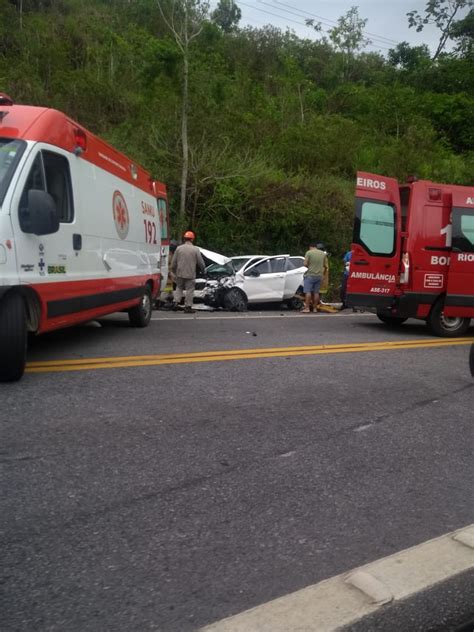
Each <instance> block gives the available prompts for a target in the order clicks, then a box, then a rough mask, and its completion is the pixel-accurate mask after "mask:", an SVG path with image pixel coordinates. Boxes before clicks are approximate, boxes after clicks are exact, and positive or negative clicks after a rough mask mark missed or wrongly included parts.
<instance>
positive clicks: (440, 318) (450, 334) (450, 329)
mask: <svg viewBox="0 0 474 632" xmlns="http://www.w3.org/2000/svg"><path fill="white" fill-rule="evenodd" d="M443 307H444V302H443V300H438V301H436V303H435V304H434V305H433V307H432V308H431V312H430V314H429V316H428V318H427V320H426V323H427V325H428V327H429V329H430V331H431V333H432V334H434V335H435V336H440V337H441V338H456V337H457V336H463V335H464V334H465V333H466V331H467V330H468V329H469V324H470V322H471V319H470V318H459V317H457V318H451V317H447V316H444V314H443Z"/></svg>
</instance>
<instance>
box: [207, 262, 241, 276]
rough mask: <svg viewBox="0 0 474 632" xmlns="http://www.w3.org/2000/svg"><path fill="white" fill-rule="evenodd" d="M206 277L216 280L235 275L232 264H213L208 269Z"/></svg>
mask: <svg viewBox="0 0 474 632" xmlns="http://www.w3.org/2000/svg"><path fill="white" fill-rule="evenodd" d="M205 274H206V277H208V278H210V279H216V278H219V277H223V276H232V275H233V274H235V271H234V268H233V267H232V264H231V263H230V262H229V263H211V265H210V266H207V268H206V272H205Z"/></svg>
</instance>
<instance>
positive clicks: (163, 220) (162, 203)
mask: <svg viewBox="0 0 474 632" xmlns="http://www.w3.org/2000/svg"><path fill="white" fill-rule="evenodd" d="M158 213H159V218H160V230H161V239H168V207H167V205H166V200H164V199H163V198H159V199H158Z"/></svg>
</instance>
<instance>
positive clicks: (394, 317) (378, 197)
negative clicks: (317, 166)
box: [347, 173, 474, 337]
mask: <svg viewBox="0 0 474 632" xmlns="http://www.w3.org/2000/svg"><path fill="white" fill-rule="evenodd" d="M347 303H348V304H349V305H351V306H353V307H365V308H374V309H375V310H376V312H377V316H378V317H379V318H380V320H381V321H382V322H384V323H387V324H389V325H398V324H401V323H403V322H404V321H405V320H406V319H407V318H420V319H423V320H425V321H426V322H427V324H428V326H429V327H430V329H431V331H432V332H433V333H434V334H435V335H437V336H447V337H453V336H460V335H462V334H464V333H466V331H467V329H468V327H469V323H470V319H471V318H472V317H474V187H464V186H457V185H447V184H435V183H434V182H429V181H423V180H419V181H418V180H416V179H415V178H413V179H412V181H411V182H408V183H407V184H403V185H400V184H399V183H398V182H397V181H396V180H394V179H392V178H385V177H383V176H378V175H374V174H370V173H358V174H357V188H356V210H355V222H354V236H353V244H352V259H351V264H350V274H349V280H348V285H347Z"/></svg>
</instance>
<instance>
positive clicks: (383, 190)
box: [347, 172, 401, 310]
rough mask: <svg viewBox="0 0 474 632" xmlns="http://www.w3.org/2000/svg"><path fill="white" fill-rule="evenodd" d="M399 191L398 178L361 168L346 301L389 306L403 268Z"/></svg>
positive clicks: (351, 303)
mask: <svg viewBox="0 0 474 632" xmlns="http://www.w3.org/2000/svg"><path fill="white" fill-rule="evenodd" d="M400 232H401V217H400V192H399V186H398V182H397V180H395V179H393V178H385V177H384V176H378V175H374V174H371V173H364V172H358V173H357V186H356V208H355V220H354V233H353V243H352V259H351V267H350V274H349V280H348V284H347V303H348V304H349V305H352V306H354V307H357V306H359V305H364V306H372V307H376V308H377V310H379V309H384V308H386V307H388V306H389V305H390V304H391V302H392V299H393V296H394V293H395V289H396V279H397V275H398V274H399V269H400V258H401V255H400V239H401V237H400Z"/></svg>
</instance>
